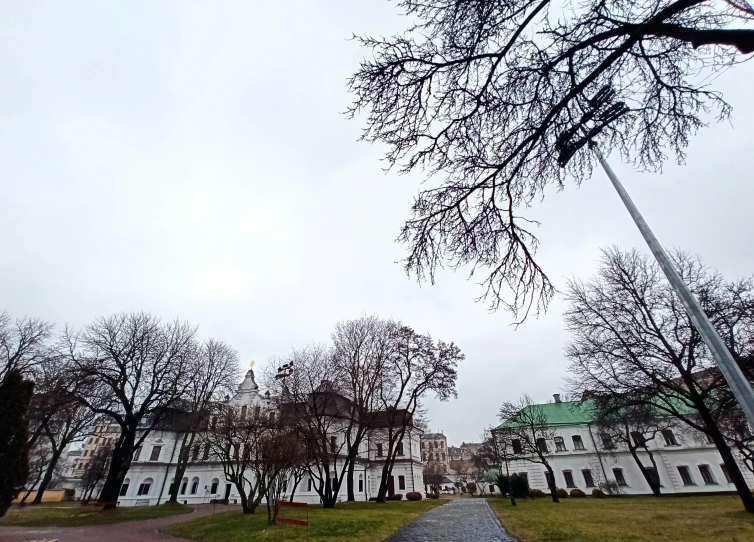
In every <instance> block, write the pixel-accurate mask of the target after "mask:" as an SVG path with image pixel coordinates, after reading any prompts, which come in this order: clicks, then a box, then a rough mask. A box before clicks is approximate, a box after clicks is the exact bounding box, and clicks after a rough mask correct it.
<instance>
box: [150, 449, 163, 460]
mask: <svg viewBox="0 0 754 542" xmlns="http://www.w3.org/2000/svg"><path fill="white" fill-rule="evenodd" d="M160 450H162V446H152V455H151V456H149V460H150V461H157V460H158V459H160Z"/></svg>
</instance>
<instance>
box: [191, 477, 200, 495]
mask: <svg viewBox="0 0 754 542" xmlns="http://www.w3.org/2000/svg"><path fill="white" fill-rule="evenodd" d="M198 490H199V478H194V479H193V480H191V494H192V495H196V492H197V491H198Z"/></svg>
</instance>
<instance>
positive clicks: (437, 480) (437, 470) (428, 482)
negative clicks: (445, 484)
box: [422, 461, 445, 495]
mask: <svg viewBox="0 0 754 542" xmlns="http://www.w3.org/2000/svg"><path fill="white" fill-rule="evenodd" d="M422 471H423V477H424V486H425V490H426V488H427V487H428V488H429V491H427V493H433V494H435V495H439V494H440V487H441V486H442V481H443V480H444V479H445V468H444V466H443V464H442V463H439V462H437V461H427V463H425V464H424V467H423V469H422Z"/></svg>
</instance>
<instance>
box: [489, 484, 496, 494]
mask: <svg viewBox="0 0 754 542" xmlns="http://www.w3.org/2000/svg"><path fill="white" fill-rule="evenodd" d="M493 493H495V486H493V485H492V484H490V494H493Z"/></svg>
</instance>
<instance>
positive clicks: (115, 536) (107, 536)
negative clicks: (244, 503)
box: [0, 504, 239, 542]
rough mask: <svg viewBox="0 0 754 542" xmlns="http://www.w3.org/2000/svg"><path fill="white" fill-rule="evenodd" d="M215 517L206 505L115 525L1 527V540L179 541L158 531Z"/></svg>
mask: <svg viewBox="0 0 754 542" xmlns="http://www.w3.org/2000/svg"><path fill="white" fill-rule="evenodd" d="M234 508H239V507H237V506H235V507H234V506H218V507H217V508H216V511H217V512H225V511H227V510H232V509H234ZM210 515H212V505H209V504H202V505H199V506H195V507H194V511H193V512H191V513H190V514H180V515H178V516H170V517H167V518H158V519H147V520H144V521H129V522H126V523H113V524H111V525H91V526H89V527H0V541H2V542H25V541H27V540H45V539H47V540H50V539H52V540H55V539H57V540H60V542H152V541H154V540H172V541H173V542H178V541H180V540H185V539H184V538H174V537H172V536H168V535H164V534H161V533H159V532H158V529H162V528H163V527H165V526H167V525H172V524H173V523H181V522H182V521H189V520H192V519H196V518H201V517H204V516H210Z"/></svg>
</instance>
